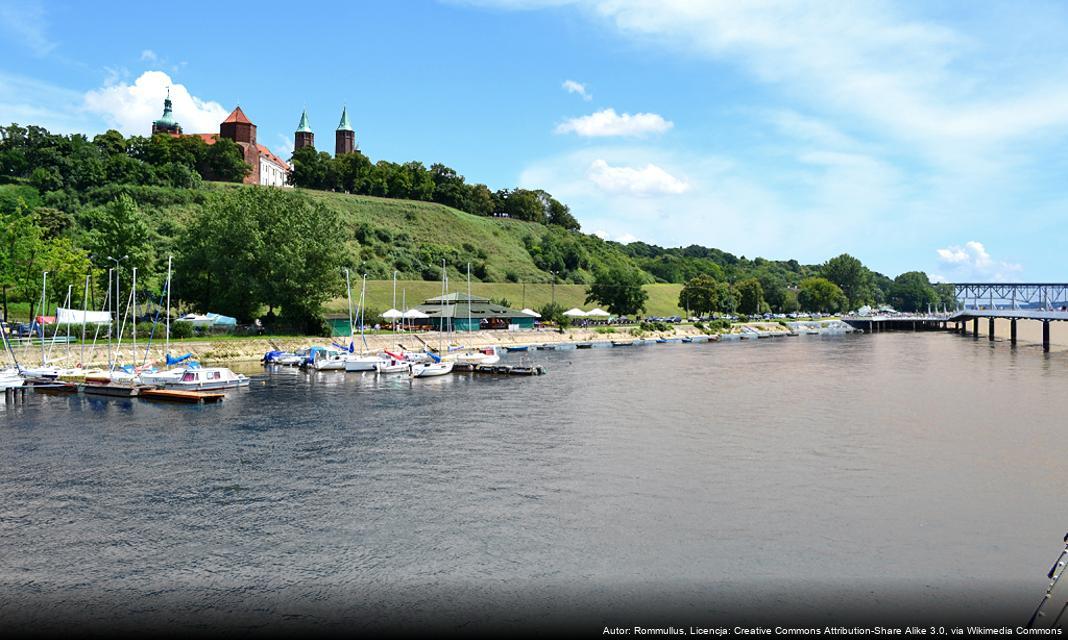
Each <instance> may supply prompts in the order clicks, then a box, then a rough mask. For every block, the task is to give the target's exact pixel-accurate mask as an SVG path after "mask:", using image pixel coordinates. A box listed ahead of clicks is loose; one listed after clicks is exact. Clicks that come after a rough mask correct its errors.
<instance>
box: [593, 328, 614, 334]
mask: <svg viewBox="0 0 1068 640" xmlns="http://www.w3.org/2000/svg"><path fill="white" fill-rule="evenodd" d="M594 331H596V332H597V333H600V334H608V333H615V332H616V329H615V327H595V328H594Z"/></svg>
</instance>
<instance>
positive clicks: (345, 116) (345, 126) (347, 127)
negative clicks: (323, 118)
mask: <svg viewBox="0 0 1068 640" xmlns="http://www.w3.org/2000/svg"><path fill="white" fill-rule="evenodd" d="M337 130H338V131H352V130H353V129H352V125H351V124H349V109H348V107H343V108H342V109H341V124H339V125H337Z"/></svg>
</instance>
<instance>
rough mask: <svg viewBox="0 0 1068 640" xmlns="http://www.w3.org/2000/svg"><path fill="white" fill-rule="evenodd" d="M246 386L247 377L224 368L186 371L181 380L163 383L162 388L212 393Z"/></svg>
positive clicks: (247, 382)
mask: <svg viewBox="0 0 1068 640" xmlns="http://www.w3.org/2000/svg"><path fill="white" fill-rule="evenodd" d="M248 384H249V378H248V376H246V375H242V374H240V373H234V372H233V371H231V370H229V369H227V368H226V367H203V368H200V369H187V370H186V371H185V372H184V373H183V374H182V377H181V378H179V379H178V380H173V381H169V382H165V383H164V385H163V386H164V387H165V388H167V389H184V390H186V391H213V390H217V389H234V388H236V387H247V386H248Z"/></svg>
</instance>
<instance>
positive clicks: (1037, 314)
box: [949, 309, 1068, 322]
mask: <svg viewBox="0 0 1068 640" xmlns="http://www.w3.org/2000/svg"><path fill="white" fill-rule="evenodd" d="M974 318H997V319H1004V320H1068V311H1030V310H1026V309H964V310H963V311H959V312H957V313H956V314H954V315H952V316H950V318H949V321H950V322H953V321H957V320H972V319H974Z"/></svg>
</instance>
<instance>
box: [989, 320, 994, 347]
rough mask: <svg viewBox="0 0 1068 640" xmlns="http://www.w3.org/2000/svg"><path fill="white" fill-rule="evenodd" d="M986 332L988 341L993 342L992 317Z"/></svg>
mask: <svg viewBox="0 0 1068 640" xmlns="http://www.w3.org/2000/svg"><path fill="white" fill-rule="evenodd" d="M987 334H988V337H989V338H990V341H991V342H993V341H994V319H993V318H991V319H990V324H989V326H988V327H987Z"/></svg>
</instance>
